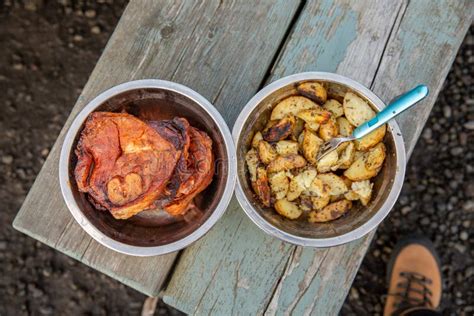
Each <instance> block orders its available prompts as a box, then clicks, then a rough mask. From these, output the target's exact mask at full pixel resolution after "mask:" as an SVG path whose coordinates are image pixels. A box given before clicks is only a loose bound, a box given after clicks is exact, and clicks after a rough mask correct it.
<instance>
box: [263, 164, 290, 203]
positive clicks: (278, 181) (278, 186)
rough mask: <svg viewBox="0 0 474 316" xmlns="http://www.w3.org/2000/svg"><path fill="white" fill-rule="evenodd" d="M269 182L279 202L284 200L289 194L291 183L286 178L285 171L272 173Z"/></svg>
mask: <svg viewBox="0 0 474 316" xmlns="http://www.w3.org/2000/svg"><path fill="white" fill-rule="evenodd" d="M268 180H269V182H270V189H271V192H272V194H273V195H274V196H275V198H276V199H277V200H280V199H283V198H284V197H285V196H286V193H288V187H289V184H290V181H289V180H288V177H287V176H286V172H285V171H280V172H277V173H270V175H269V177H268Z"/></svg>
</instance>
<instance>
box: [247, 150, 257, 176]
mask: <svg viewBox="0 0 474 316" xmlns="http://www.w3.org/2000/svg"><path fill="white" fill-rule="evenodd" d="M245 161H246V162H247V168H248V169H249V174H250V181H251V182H254V181H256V180H257V166H258V164H259V163H260V160H258V153H257V151H256V150H255V149H254V148H252V149H250V150H249V151H248V152H247V154H246V155H245Z"/></svg>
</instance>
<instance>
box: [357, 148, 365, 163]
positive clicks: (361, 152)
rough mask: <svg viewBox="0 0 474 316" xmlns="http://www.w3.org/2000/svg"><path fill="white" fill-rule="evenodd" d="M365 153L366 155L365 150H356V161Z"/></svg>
mask: <svg viewBox="0 0 474 316" xmlns="http://www.w3.org/2000/svg"><path fill="white" fill-rule="evenodd" d="M364 155H365V153H364V152H363V151H359V150H356V152H355V154H354V161H356V160H357V159H359V158H360V157H362V156H364Z"/></svg>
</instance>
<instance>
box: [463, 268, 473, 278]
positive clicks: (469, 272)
mask: <svg viewBox="0 0 474 316" xmlns="http://www.w3.org/2000/svg"><path fill="white" fill-rule="evenodd" d="M473 275H474V266H470V267H468V268H467V269H466V270H465V271H464V277H465V278H466V279H468V278H470V277H472V276H473Z"/></svg>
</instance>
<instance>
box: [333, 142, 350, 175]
mask: <svg viewBox="0 0 474 316" xmlns="http://www.w3.org/2000/svg"><path fill="white" fill-rule="evenodd" d="M346 144H347V146H346V148H344V149H343V150H342V151H341V152H340V154H339V160H338V161H337V163H336V164H335V165H334V166H333V167H331V170H333V171H335V170H337V169H347V168H349V167H350V166H351V164H352V163H353V162H354V156H355V145H354V143H353V142H348V143H346ZM338 149H339V148H338Z"/></svg>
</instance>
